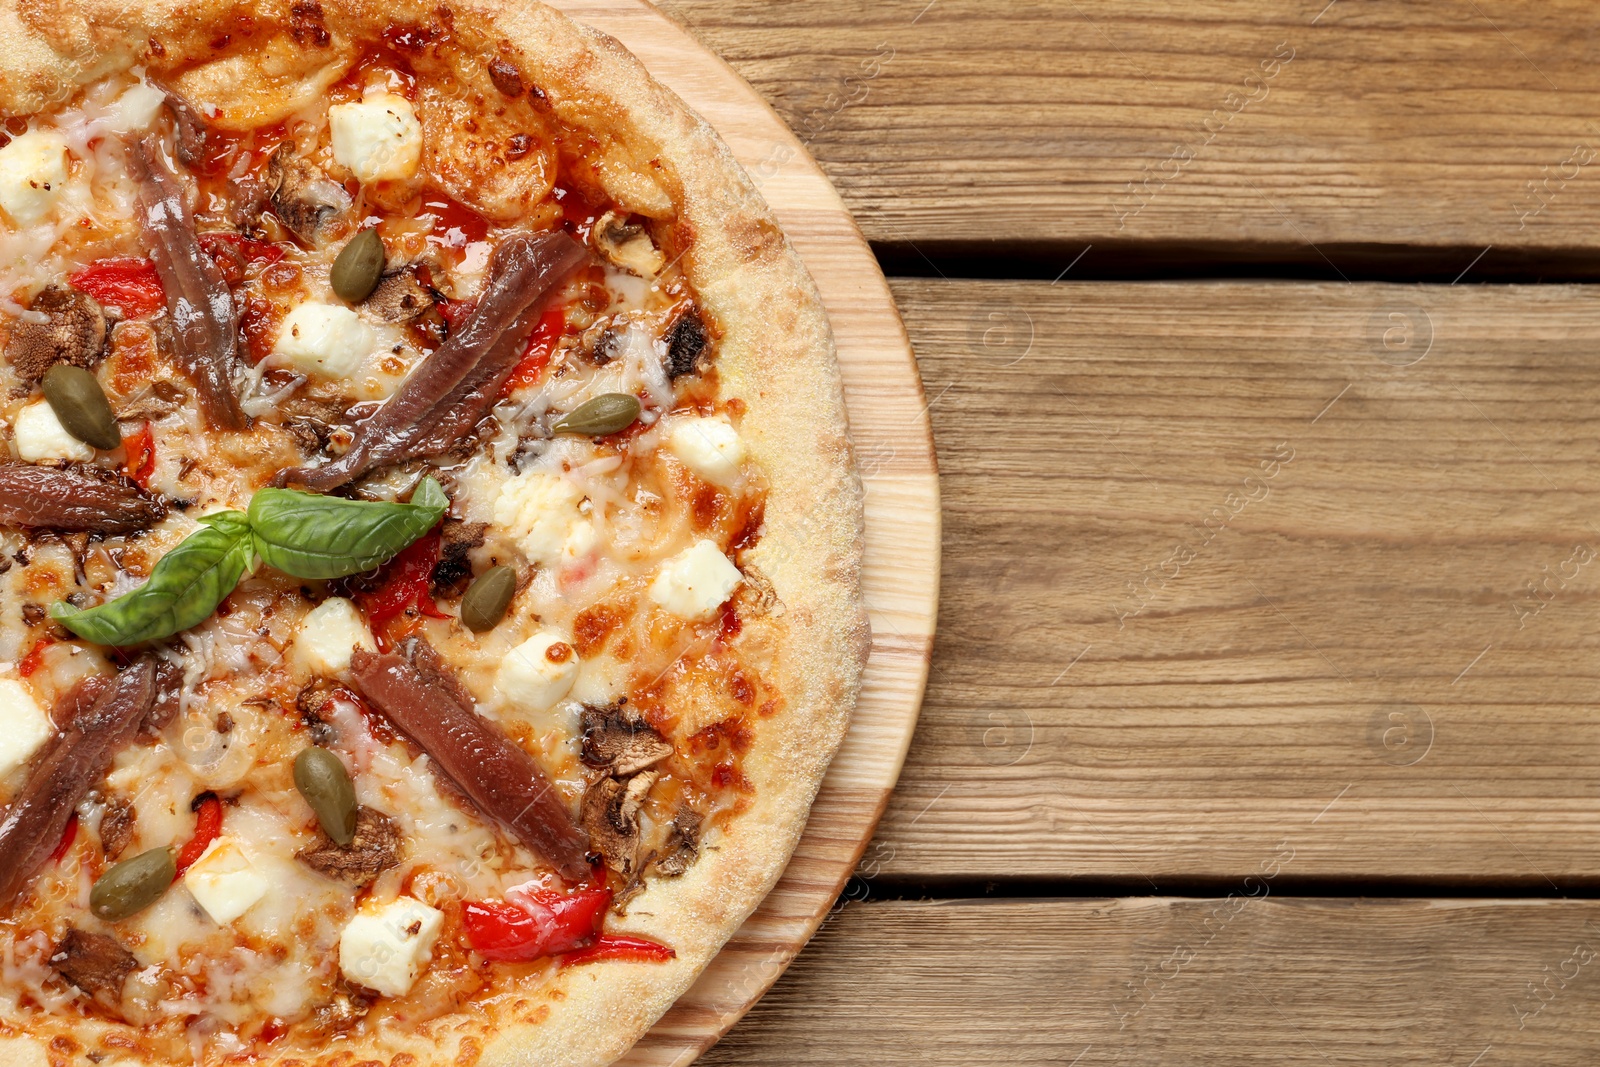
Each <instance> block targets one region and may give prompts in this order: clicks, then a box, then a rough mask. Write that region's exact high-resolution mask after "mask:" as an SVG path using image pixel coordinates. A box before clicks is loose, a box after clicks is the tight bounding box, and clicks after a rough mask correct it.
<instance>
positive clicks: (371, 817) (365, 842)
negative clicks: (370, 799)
mask: <svg viewBox="0 0 1600 1067" xmlns="http://www.w3.org/2000/svg"><path fill="white" fill-rule="evenodd" d="M294 858H295V859H297V860H299V861H300V862H301V863H304V864H305V865H306V866H307V867H310V868H311V869H312V870H314V871H316V872H317V873H318V874H321V875H324V876H325V877H328V878H332V879H333V880H334V881H336V882H344V883H346V884H348V885H366V884H367V883H368V882H370V881H372V880H373V879H374V878H376V877H378V875H380V874H382V873H383V872H384V871H386V870H388V869H389V868H390V867H393V866H394V865H395V864H397V863H399V862H400V828H399V827H398V826H396V825H395V821H394V820H393V819H391V818H389V816H387V815H385V814H384V813H383V812H381V811H378V810H376V809H374V808H368V807H362V808H358V809H357V810H356V835H355V837H354V838H353V839H351V841H350V843H349V844H348V845H339V844H336V843H335V842H334V840H333V839H332V838H331V837H329V836H328V835H327V834H319V835H318V837H317V843H316V844H314V845H312V846H311V847H310V848H303V849H301V850H300V851H299V852H296V853H295V854H294Z"/></svg>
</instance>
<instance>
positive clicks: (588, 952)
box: [561, 934, 678, 967]
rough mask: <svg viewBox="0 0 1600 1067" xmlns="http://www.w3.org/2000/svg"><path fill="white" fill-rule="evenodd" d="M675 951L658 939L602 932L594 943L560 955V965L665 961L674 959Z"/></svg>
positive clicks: (675, 956)
mask: <svg viewBox="0 0 1600 1067" xmlns="http://www.w3.org/2000/svg"><path fill="white" fill-rule="evenodd" d="M677 955H678V954H677V953H676V952H674V951H672V949H670V948H668V947H667V946H666V945H663V944H661V943H660V942H659V941H651V940H648V939H647V938H643V937H628V936H626V935H624V934H602V935H601V936H600V937H598V938H596V939H595V942H594V944H592V945H589V946H588V947H587V948H580V949H578V950H577V951H576V952H569V953H567V954H566V955H565V956H562V957H561V966H563V967H572V966H575V965H577V964H580V963H593V962H594V961H595V960H638V961H640V962H643V963H665V962H666V961H668V960H670V959H676V958H677Z"/></svg>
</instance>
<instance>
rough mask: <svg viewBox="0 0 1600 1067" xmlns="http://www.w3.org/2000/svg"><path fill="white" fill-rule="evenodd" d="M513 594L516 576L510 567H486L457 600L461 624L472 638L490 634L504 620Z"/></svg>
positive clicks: (515, 589)
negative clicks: (471, 633) (459, 602)
mask: <svg viewBox="0 0 1600 1067" xmlns="http://www.w3.org/2000/svg"><path fill="white" fill-rule="evenodd" d="M516 591H517V572H516V571H515V570H514V569H513V568H511V567H504V566H502V567H490V568H489V569H488V570H486V571H484V572H483V573H482V574H480V575H478V577H477V579H476V580H475V581H474V582H473V583H472V585H470V586H469V587H468V588H467V592H466V595H464V596H463V597H462V598H461V623H462V625H463V626H465V627H466V628H467V629H469V630H471V631H472V632H473V633H475V634H481V633H483V631H485V630H492V629H494V628H495V627H496V626H498V625H500V620H501V619H503V618H505V617H506V609H507V608H509V607H510V606H511V597H512V595H513V594H515V593H516Z"/></svg>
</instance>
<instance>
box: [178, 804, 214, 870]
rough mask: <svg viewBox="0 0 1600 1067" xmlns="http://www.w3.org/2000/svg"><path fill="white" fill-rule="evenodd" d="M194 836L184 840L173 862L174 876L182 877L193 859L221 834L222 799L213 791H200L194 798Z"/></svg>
mask: <svg viewBox="0 0 1600 1067" xmlns="http://www.w3.org/2000/svg"><path fill="white" fill-rule="evenodd" d="M191 807H193V808H194V836H193V837H191V838H189V840H188V841H186V842H184V845H183V847H182V848H181V849H179V850H178V858H177V860H176V861H175V862H174V864H173V865H174V866H175V867H176V868H177V874H176V875H174V877H175V878H182V877H183V872H184V871H187V870H188V869H189V867H190V865H191V864H193V863H194V861H195V860H197V859H199V858H200V857H201V855H202V854H203V853H204V852H205V850H206V849H207V848H209V847H210V845H211V842H213V841H215V840H216V839H217V838H218V837H220V836H222V801H220V800H218V799H217V794H215V793H201V794H200V795H199V796H197V797H195V798H194V803H193V804H192V805H191Z"/></svg>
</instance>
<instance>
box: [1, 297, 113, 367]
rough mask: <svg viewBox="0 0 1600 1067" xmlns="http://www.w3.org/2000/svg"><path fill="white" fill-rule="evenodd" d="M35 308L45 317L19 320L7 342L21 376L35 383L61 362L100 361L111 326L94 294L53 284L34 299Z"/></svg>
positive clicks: (84, 364) (88, 363) (76, 364)
mask: <svg viewBox="0 0 1600 1067" xmlns="http://www.w3.org/2000/svg"><path fill="white" fill-rule="evenodd" d="M32 310H34V311H37V312H40V313H41V314H43V315H44V316H45V320H44V321H43V322H34V321H31V320H24V321H22V322H19V323H17V326H16V328H15V329H14V330H12V332H11V340H10V342H9V343H8V344H7V345H6V360H7V362H9V363H10V364H11V369H12V370H14V371H16V372H17V377H18V378H21V379H22V380H23V381H24V382H27V383H28V384H30V385H31V384H33V383H34V382H37V381H38V380H39V379H40V378H43V377H44V372H45V371H47V370H49V369H50V368H51V367H53V366H55V365H56V364H57V363H70V364H72V365H73V366H74V367H92V366H94V365H95V364H96V363H98V362H100V357H101V356H102V355H104V354H105V350H106V336H107V334H108V333H109V329H108V326H107V324H106V313H105V311H104V309H102V308H101V307H100V302H99V301H97V300H96V299H95V298H94V297H92V296H90V295H89V294H88V293H85V292H82V291H80V290H77V289H72V288H69V287H67V286H65V285H51V286H47V287H46V288H45V289H44V290H43V291H41V292H40V293H39V295H38V296H36V297H34V298H33V308H32Z"/></svg>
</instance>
